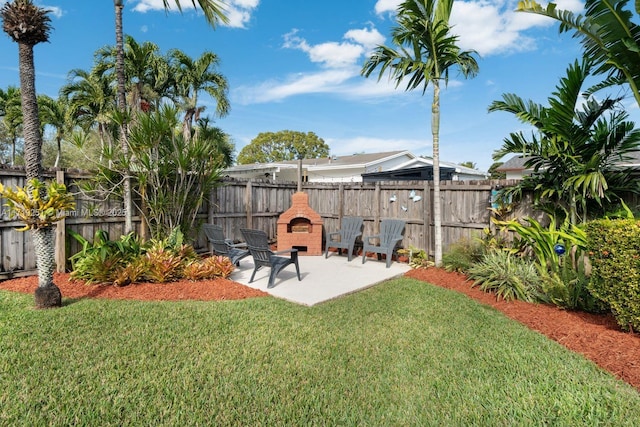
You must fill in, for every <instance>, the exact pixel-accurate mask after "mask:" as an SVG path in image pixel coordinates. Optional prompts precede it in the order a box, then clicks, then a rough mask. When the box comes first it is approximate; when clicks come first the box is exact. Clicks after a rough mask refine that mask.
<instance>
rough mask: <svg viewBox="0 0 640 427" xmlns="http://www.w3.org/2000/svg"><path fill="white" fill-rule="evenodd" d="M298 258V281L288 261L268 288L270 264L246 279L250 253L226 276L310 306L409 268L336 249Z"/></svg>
mask: <svg viewBox="0 0 640 427" xmlns="http://www.w3.org/2000/svg"><path fill="white" fill-rule="evenodd" d="M298 262H299V264H300V277H301V278H302V281H298V278H297V277H296V269H295V267H294V266H293V265H290V266H287V268H285V269H284V270H282V271H281V272H280V273H279V274H278V277H277V278H276V281H275V286H274V287H273V288H271V289H268V288H267V282H268V280H269V272H270V270H269V268H262V269H260V270H258V272H257V273H256V277H255V278H254V281H253V283H249V279H250V278H251V273H252V272H253V267H254V264H253V259H252V258H251V257H247V258H244V259H243V260H242V261H240V267H239V268H238V269H237V270H236V271H234V272H233V274H231V277H229V278H230V279H231V280H233V281H236V282H238V283H242V284H243V285H247V286H250V287H252V288H255V289H260V290H262V291H265V292H267V293H269V294H271V295H273V296H274V297H277V298H282V299H285V300H287V301H291V302H294V303H298V304H303V305H307V306H312V305H315V304H319V303H321V302H324V301H329V300H332V299H334V298H338V297H340V296H342V295H346V294H350V293H353V292H357V291H360V290H362V289H366V288H369V287H371V286H374V285H376V284H378V283H380V282H383V281H385V280H388V279H391V278H393V277H397V276H401V275H403V274H404V273H406V272H407V271H409V270H410V267H409V266H408V265H407V264H405V263H399V262H395V261H394V262H393V263H392V264H391V267H389V268H386V264H385V262H384V260H383V261H378V260H377V259H375V258H368V259H367V261H366V262H365V263H364V264H362V257H361V256H360V257H354V258H353V259H352V260H351V262H348V261H347V256H346V255H338V254H337V253H335V252H333V253H332V252H330V253H329V257H328V258H326V259H325V257H324V256H300V258H299V261H298Z"/></svg>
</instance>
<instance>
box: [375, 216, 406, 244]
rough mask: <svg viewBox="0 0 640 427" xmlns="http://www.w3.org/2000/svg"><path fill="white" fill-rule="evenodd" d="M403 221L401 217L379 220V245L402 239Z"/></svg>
mask: <svg viewBox="0 0 640 427" xmlns="http://www.w3.org/2000/svg"><path fill="white" fill-rule="evenodd" d="M404 225H405V222H404V221H403V220H401V219H383V220H382V222H380V245H381V246H388V245H390V244H392V243H393V244H395V242H396V241H397V240H398V239H402V233H403V232H404Z"/></svg>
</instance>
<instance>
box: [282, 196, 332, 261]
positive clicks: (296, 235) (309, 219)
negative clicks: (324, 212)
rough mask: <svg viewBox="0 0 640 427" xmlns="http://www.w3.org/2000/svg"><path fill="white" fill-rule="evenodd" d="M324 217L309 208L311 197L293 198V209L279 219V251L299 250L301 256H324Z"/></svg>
mask: <svg viewBox="0 0 640 427" xmlns="http://www.w3.org/2000/svg"><path fill="white" fill-rule="evenodd" d="M322 224H323V221H322V217H321V216H320V215H318V213H317V212H316V211H314V210H313V209H311V207H310V206H309V195H308V194H307V193H303V192H301V191H299V192H297V193H294V195H293V196H291V207H290V208H289V209H288V210H286V211H285V212H283V214H282V215H280V218H278V250H279V251H281V250H284V249H298V252H299V253H300V255H322Z"/></svg>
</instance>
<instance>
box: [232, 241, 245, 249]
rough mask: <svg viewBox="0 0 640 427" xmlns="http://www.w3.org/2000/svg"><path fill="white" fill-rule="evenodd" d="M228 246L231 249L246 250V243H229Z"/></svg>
mask: <svg viewBox="0 0 640 427" xmlns="http://www.w3.org/2000/svg"><path fill="white" fill-rule="evenodd" d="M229 246H230V247H232V248H246V247H247V243H246V242H240V243H229Z"/></svg>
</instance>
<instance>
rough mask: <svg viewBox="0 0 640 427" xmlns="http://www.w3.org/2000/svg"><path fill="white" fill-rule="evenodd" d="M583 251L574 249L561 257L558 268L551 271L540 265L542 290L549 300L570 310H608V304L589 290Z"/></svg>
mask: <svg viewBox="0 0 640 427" xmlns="http://www.w3.org/2000/svg"><path fill="white" fill-rule="evenodd" d="M585 263H586V260H585V257H584V256H583V254H582V251H580V250H578V249H577V248H574V251H573V252H572V253H570V254H568V255H566V256H564V257H563V258H561V259H560V266H559V268H558V269H557V270H554V271H551V270H548V269H546V268H542V267H541V266H538V269H539V272H540V277H541V279H542V283H541V286H542V292H543V293H544V294H545V296H546V297H547V298H548V301H549V302H551V303H553V304H555V305H557V306H559V307H563V308H567V309H569V310H582V311H587V312H589V313H602V312H605V311H608V307H607V304H606V303H604V302H603V301H602V300H600V299H598V298H596V297H595V296H593V294H592V293H591V292H590V291H589V277H588V276H587V273H586V268H585Z"/></svg>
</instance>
